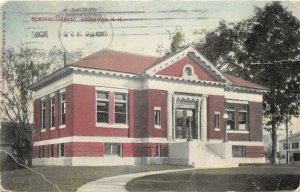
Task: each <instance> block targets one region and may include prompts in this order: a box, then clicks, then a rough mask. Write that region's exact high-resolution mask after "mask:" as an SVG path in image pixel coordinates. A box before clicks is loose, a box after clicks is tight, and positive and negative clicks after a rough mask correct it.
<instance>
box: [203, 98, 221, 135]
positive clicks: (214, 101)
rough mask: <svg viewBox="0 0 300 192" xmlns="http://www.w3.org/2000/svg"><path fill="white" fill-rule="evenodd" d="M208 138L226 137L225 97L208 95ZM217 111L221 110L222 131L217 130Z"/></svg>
mask: <svg viewBox="0 0 300 192" xmlns="http://www.w3.org/2000/svg"><path fill="white" fill-rule="evenodd" d="M207 105H208V106H207V107H208V115H207V117H208V120H207V123H208V131H207V134H208V135H207V138H208V139H223V138H224V120H223V114H224V97H223V96H216V95H209V96H208V102H207ZM215 112H220V131H216V130H215Z"/></svg>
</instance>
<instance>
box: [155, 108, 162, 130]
mask: <svg viewBox="0 0 300 192" xmlns="http://www.w3.org/2000/svg"><path fill="white" fill-rule="evenodd" d="M154 125H156V126H161V110H160V109H155V110H154Z"/></svg>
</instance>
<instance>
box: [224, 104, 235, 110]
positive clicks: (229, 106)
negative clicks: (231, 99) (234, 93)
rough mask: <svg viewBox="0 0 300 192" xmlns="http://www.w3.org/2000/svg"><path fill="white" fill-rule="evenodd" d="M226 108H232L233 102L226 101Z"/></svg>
mask: <svg viewBox="0 0 300 192" xmlns="http://www.w3.org/2000/svg"><path fill="white" fill-rule="evenodd" d="M226 109H231V110H234V109H235V108H234V103H226Z"/></svg>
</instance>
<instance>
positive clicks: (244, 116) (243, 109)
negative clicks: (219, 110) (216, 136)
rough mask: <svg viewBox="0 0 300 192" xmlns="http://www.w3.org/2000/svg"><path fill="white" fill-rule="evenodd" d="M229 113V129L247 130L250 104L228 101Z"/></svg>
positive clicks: (227, 108)
mask: <svg viewBox="0 0 300 192" xmlns="http://www.w3.org/2000/svg"><path fill="white" fill-rule="evenodd" d="M225 107H226V110H227V114H228V119H227V129H230V130H247V129H248V104H242V103H230V102H229V103H226V106H225Z"/></svg>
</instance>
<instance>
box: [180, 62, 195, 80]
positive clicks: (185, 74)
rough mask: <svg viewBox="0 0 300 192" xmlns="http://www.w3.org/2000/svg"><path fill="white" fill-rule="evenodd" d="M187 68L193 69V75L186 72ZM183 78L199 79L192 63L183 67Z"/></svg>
mask: <svg viewBox="0 0 300 192" xmlns="http://www.w3.org/2000/svg"><path fill="white" fill-rule="evenodd" d="M186 68H190V69H191V75H188V74H187V73H186V72H185V69H186ZM181 78H183V79H187V80H199V78H198V76H197V75H196V74H195V70H194V67H193V66H192V65H191V64H186V65H185V66H184V67H183V70H182V75H181Z"/></svg>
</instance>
